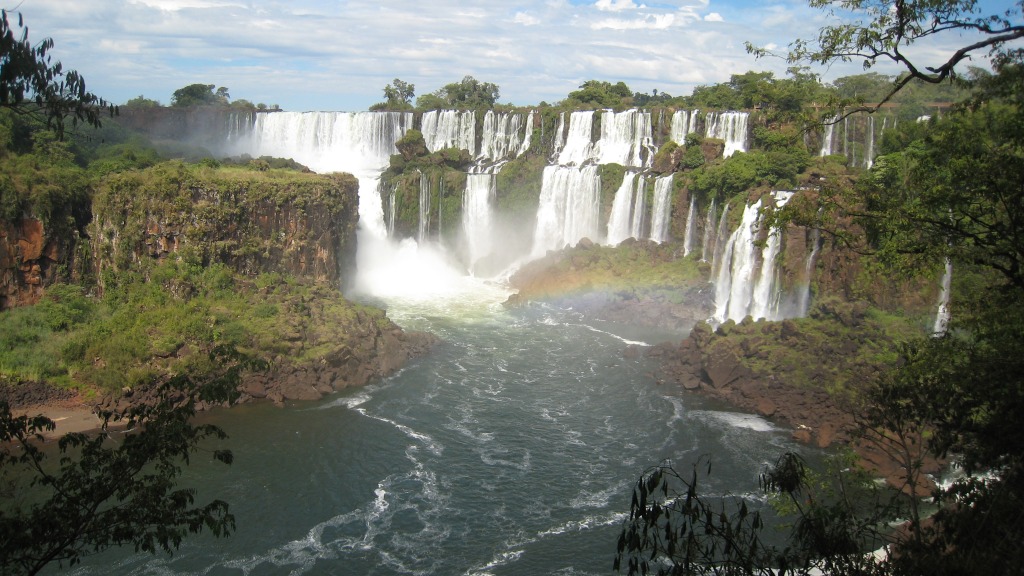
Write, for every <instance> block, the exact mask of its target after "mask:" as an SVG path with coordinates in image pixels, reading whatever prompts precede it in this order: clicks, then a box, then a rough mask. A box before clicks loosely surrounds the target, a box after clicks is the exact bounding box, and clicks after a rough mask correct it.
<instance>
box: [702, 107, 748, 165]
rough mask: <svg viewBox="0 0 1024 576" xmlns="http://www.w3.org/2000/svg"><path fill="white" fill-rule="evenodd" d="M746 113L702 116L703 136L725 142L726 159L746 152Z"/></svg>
mask: <svg viewBox="0 0 1024 576" xmlns="http://www.w3.org/2000/svg"><path fill="white" fill-rule="evenodd" d="M748 117H749V114H748V113H746V112H708V113H707V114H706V115H705V116H704V136H705V137H706V138H717V139H719V140H724V141H725V151H724V152H723V153H722V155H723V156H724V157H726V158H728V157H729V156H732V155H733V154H735V153H736V152H745V151H746V150H747V139H748V136H749V135H748V134H747V119H748Z"/></svg>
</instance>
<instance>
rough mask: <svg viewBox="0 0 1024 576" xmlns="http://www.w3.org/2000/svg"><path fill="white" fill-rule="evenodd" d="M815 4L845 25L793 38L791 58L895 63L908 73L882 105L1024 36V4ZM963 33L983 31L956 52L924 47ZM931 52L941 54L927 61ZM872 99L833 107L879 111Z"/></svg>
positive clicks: (925, 0) (969, 0)
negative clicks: (993, 8) (984, 7)
mask: <svg viewBox="0 0 1024 576" xmlns="http://www.w3.org/2000/svg"><path fill="white" fill-rule="evenodd" d="M810 4H811V6H812V7H814V8H819V9H822V10H825V11H827V12H828V13H829V14H830V15H831V16H838V17H839V18H840V20H841V23H839V24H833V25H829V26H824V27H822V28H821V29H820V30H819V31H818V37H817V38H814V39H809V40H808V39H797V40H795V41H793V43H791V44H790V45H789V52H788V54H787V55H786V59H787V60H788V61H789V62H790V63H792V64H818V65H824V66H829V65H831V64H833V63H835V62H849V61H851V60H859V61H861V62H862V63H863V65H864V68H865V69H869V68H871V67H872V66H874V65H875V64H876V63H877V62H878V61H879V60H882V61H886V60H889V61H892V62H895V63H896V64H898V65H899V66H901V67H902V68H904V69H905V70H906V72H907V73H906V74H903V75H901V76H899V77H897V78H895V79H894V80H893V82H892V83H891V84H890V87H889V90H888V91H887V92H886V93H885V95H883V96H882V97H881V98H878V99H877V100H873V101H875V102H877V103H878V104H881V103H884V102H886V101H888V100H889V98H891V97H892V96H893V95H895V94H896V93H897V92H899V91H900V90H902V89H903V88H904V87H905V86H907V85H909V84H910V83H911V82H913V81H923V82H928V83H931V84H940V83H942V82H944V81H947V80H951V79H955V78H957V77H958V75H960V72H961V71H962V68H958V66H961V64H962V63H963V62H964V61H965V60H970V59H971V58H972V57H973V56H974V55H976V54H981V53H984V52H986V51H987V52H989V53H990V54H998V53H1004V52H1005V51H1006V50H1008V49H1009V47H1012V46H1014V45H1015V44H1014V42H1015V41H1016V40H1018V39H1020V38H1024V24H1022V23H1021V21H1020V17H1021V5H1020V3H1017V4H1016V5H1014V6H1012V7H1009V8H1008V9H1006V10H1005V11H1002V12H997V13H992V14H985V13H984V12H982V11H981V10H979V7H978V4H977V2H975V1H974V0H903V1H899V2H896V3H895V4H892V3H890V2H885V1H882V0H842V1H841V2H832V1H831V0H811V2H810ZM959 34H973V35H977V37H978V39H977V40H974V41H971V42H970V43H969V44H966V45H964V46H961V47H960V48H958V49H956V50H953V51H952V53H950V52H949V51H948V50H945V49H942V48H939V49H936V50H924V51H922V50H920V47H921V45H928V44H929V43H930V42H931V43H933V45H932V46H928V48H934V47H935V45H938V44H939V43H940V42H942V41H943V40H945V39H946V38H947V37H951V36H956V35H959ZM911 47H913V48H914V49H911ZM915 49H916V50H915ZM747 51H748V52H751V53H754V54H756V55H758V56H764V55H767V54H769V53H770V52H769V51H768V50H766V49H764V48H756V47H754V46H752V45H750V44H747ZM922 54H923V55H922ZM931 54H940V56H937V57H936V58H937V59H936V60H933V61H927V62H925V60H926V59H927V58H928V56H927V55H931ZM867 101H868V100H866V99H863V98H857V99H844V100H836V101H833V102H832V103H831V105H832V108H833V110H837V109H840V108H844V107H845V108H846V111H845V112H844V115H846V114H849V113H852V112H856V111H860V110H874V109H877V108H875V107H865V106H863V104H864V102H867ZM827 115H831V114H827Z"/></svg>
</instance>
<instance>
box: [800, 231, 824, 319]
mask: <svg viewBox="0 0 1024 576" xmlns="http://www.w3.org/2000/svg"><path fill="white" fill-rule="evenodd" d="M819 249H821V230H819V229H818V228H815V229H813V230H811V252H810V253H809V254H808V255H807V263H806V264H804V278H803V281H802V282H801V283H800V292H799V294H798V295H797V301H796V314H797V315H798V316H800V317H803V316H807V312H808V311H809V310H810V307H811V282H812V281H813V280H814V265H815V263H817V261H818V250H819Z"/></svg>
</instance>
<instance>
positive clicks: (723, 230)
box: [711, 204, 729, 278]
mask: <svg viewBox="0 0 1024 576" xmlns="http://www.w3.org/2000/svg"><path fill="white" fill-rule="evenodd" d="M728 216H729V205H728V204H726V205H725V208H722V217H721V218H720V219H719V220H718V230H717V232H716V233H715V249H714V251H713V252H712V253H711V277H712V278H717V277H718V273H719V272H720V271H721V263H722V260H723V258H724V256H725V246H726V244H727V243H728V241H729V240H728V239H729V237H728V234H729V221H728V219H727V218H728Z"/></svg>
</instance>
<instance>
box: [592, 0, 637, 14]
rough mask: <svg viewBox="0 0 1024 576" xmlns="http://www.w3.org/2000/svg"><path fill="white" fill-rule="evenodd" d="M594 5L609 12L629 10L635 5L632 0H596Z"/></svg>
mask: <svg viewBox="0 0 1024 576" xmlns="http://www.w3.org/2000/svg"><path fill="white" fill-rule="evenodd" d="M594 6H596V7H597V9H598V10H607V11H609V12H619V11H622V10H631V9H633V8H636V7H637V5H636V4H634V3H633V0H597V2H595V3H594Z"/></svg>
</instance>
